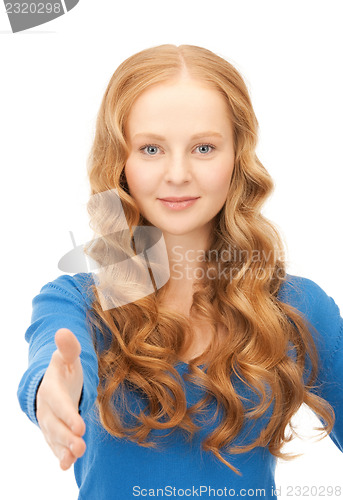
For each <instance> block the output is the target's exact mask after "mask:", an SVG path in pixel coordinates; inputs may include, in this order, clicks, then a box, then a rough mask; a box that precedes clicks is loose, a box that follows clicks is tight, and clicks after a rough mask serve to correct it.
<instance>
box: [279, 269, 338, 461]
mask: <svg viewBox="0 0 343 500" xmlns="http://www.w3.org/2000/svg"><path fill="white" fill-rule="evenodd" d="M289 277H290V279H289V281H288V286H287V294H286V295H287V298H288V300H287V302H290V303H291V305H293V306H295V307H296V309H297V310H298V311H300V312H302V313H303V314H304V316H305V317H306V319H307V320H308V321H309V322H310V330H311V333H312V334H313V337H314V340H315V343H316V347H317V353H318V375H317V379H316V381H315V388H314V389H312V390H311V392H312V393H314V394H317V395H319V396H320V397H322V398H323V399H325V400H326V401H328V403H330V405H331V406H332V408H333V410H334V412H335V424H334V427H333V430H332V431H331V433H330V434H329V436H330V438H331V440H332V441H333V442H334V443H335V445H336V446H337V447H338V448H339V449H340V451H342V452H343V318H342V317H341V314H340V310H339V307H338V305H337V304H336V302H335V301H334V299H333V298H332V297H330V296H329V295H328V294H327V293H326V292H325V291H324V290H323V289H322V288H321V287H320V286H319V285H318V284H317V283H315V282H314V281H312V280H310V279H307V278H303V277H298V276H291V275H289ZM313 327H314V329H313ZM306 365H307V368H310V363H309V360H308V358H307V363H306ZM307 378H308V377H306V378H305V380H306V379H307ZM319 418H320V417H319ZM320 421H321V422H322V424H324V422H323V420H322V418H320Z"/></svg>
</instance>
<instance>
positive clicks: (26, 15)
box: [4, 0, 79, 33]
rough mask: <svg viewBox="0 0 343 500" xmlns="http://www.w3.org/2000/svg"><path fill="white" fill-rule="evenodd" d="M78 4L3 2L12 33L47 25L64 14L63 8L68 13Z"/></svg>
mask: <svg viewBox="0 0 343 500" xmlns="http://www.w3.org/2000/svg"><path fill="white" fill-rule="evenodd" d="M78 3H79V0H64V4H65V7H64V5H63V4H62V2H61V0H52V1H47V0H44V1H41V0H37V1H32V0H31V2H27V1H21V0H19V1H18V0H16V1H13V2H8V1H6V0H4V4H5V9H6V13H7V15H8V19H9V22H10V25H11V28H12V32H13V33H18V32H19V31H24V30H27V29H30V28H34V27H35V26H40V25H41V24H45V23H48V22H49V21H52V20H53V19H57V18H58V17H60V16H63V14H65V8H66V9H67V11H68V12H69V11H70V10H71V9H73V8H74V7H75V5H77V4H78Z"/></svg>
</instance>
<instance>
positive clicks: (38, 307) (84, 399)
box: [17, 273, 99, 426]
mask: <svg viewBox="0 0 343 500" xmlns="http://www.w3.org/2000/svg"><path fill="white" fill-rule="evenodd" d="M80 275H81V273H80ZM80 275H75V276H74V277H73V276H69V275H62V276H59V277H58V278H57V279H55V280H54V281H52V282H49V283H47V284H46V285H44V286H43V287H42V288H41V290H40V293H39V294H38V295H36V296H35V297H34V298H33V300H32V317H31V325H30V326H29V328H28V329H27V331H26V333H25V340H26V341H27V342H28V344H29V356H28V368H27V370H26V371H25V373H24V374H23V376H22V378H21V380H20V383H19V387H18V392H17V396H18V400H19V404H20V407H21V409H22V410H23V412H24V413H26V415H27V416H28V418H29V419H30V420H31V421H32V422H33V423H35V424H36V425H37V426H39V424H38V421H37V417H36V407H35V405H36V393H37V390H38V387H39V384H40V382H41V380H42V378H43V376H44V373H45V371H46V369H47V367H48V365H49V363H50V360H51V356H52V354H53V352H54V351H55V350H56V344H55V333H56V331H57V330H58V329H59V328H68V329H69V330H71V331H72V332H73V333H74V335H75V336H76V337H77V339H78V341H79V342H80V344H81V355H80V358H81V365H82V369H83V388H82V393H81V399H80V404H79V413H80V415H81V416H82V417H84V416H85V415H86V414H87V412H88V411H89V409H90V408H91V407H92V406H93V404H94V402H95V400H96V397H97V387H98V383H99V378H98V364H97V356H96V353H95V349H94V346H93V341H92V338H91V334H90V330H89V328H88V327H87V321H86V313H87V309H88V301H87V299H86V295H85V294H84V293H83V289H82V284H81V281H80V279H79V278H80Z"/></svg>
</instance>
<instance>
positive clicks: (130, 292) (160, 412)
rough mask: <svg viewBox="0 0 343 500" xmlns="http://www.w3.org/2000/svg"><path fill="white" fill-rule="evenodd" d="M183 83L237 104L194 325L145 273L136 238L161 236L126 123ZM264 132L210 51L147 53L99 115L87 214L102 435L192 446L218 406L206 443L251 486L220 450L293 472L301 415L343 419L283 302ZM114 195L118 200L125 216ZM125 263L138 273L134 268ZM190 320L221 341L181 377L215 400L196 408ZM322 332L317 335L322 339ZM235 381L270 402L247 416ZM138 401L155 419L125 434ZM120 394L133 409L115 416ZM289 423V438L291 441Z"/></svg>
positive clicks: (310, 345) (306, 333)
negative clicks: (135, 179)
mask: <svg viewBox="0 0 343 500" xmlns="http://www.w3.org/2000/svg"><path fill="white" fill-rule="evenodd" d="M183 75H187V76H189V77H191V78H193V79H195V80H198V81H201V82H202V83H206V84H207V85H208V86H209V87H210V88H214V89H216V90H217V91H218V92H220V93H221V94H222V95H223V96H224V97H225V99H226V103H227V107H228V110H229V113H230V116H231V119H232V123H233V130H234V148H235V164H234V170H233V174H232V178H231V182H230V186H229V192H228V196H227V200H226V202H225V204H224V206H223V207H222V209H221V210H220V212H219V213H218V214H217V216H216V217H215V220H214V221H213V222H214V230H213V233H212V236H211V237H212V240H211V241H210V245H209V248H207V249H205V253H204V259H203V262H202V266H203V270H204V272H203V273H202V276H201V278H199V279H198V280H196V282H195V284H194V293H193V298H192V300H193V302H192V306H191V309H190V316H189V317H187V316H186V315H183V314H181V313H179V312H176V311H171V310H168V309H167V308H166V307H164V306H163V304H162V302H163V298H164V297H165V296H166V293H167V291H168V287H169V281H168V280H165V282H164V284H163V286H160V287H157V286H156V284H154V280H153V277H154V276H155V273H154V266H155V271H156V270H159V271H160V267H159V265H160V263H158V262H157V261H158V256H157V259H156V262H153V260H154V259H152V260H151V259H150V269H149V272H147V267H146V265H145V261H144V260H143V259H142V258H141V257H140V255H141V254H139V252H138V251H137V250H136V249H135V244H137V242H136V239H134V231H135V228H136V227H137V226H149V225H150V226H151V224H150V223H149V221H147V220H146V219H145V218H144V217H143V215H142V214H141V213H140V211H139V209H138V207H137V205H136V202H135V200H134V199H133V198H132V197H131V196H130V190H129V187H128V184H127V182H126V177H125V162H126V159H127V157H128V154H129V146H128V141H127V138H126V136H125V124H126V120H127V118H128V115H129V112H130V108H131V106H132V104H133V103H134V102H135V99H137V97H139V95H140V94H141V93H142V92H143V91H144V90H145V89H147V88H149V87H151V86H152V85H154V84H161V83H163V82H171V81H177V79H178V78H182V76H183ZM257 132H258V121H257V119H256V116H255V114H254V111H253V107H252V104H251V100H250V97H249V93H248V90H247V87H246V84H245V83H244V80H243V78H242V76H241V75H240V74H239V72H238V71H237V70H236V69H235V68H234V67H233V66H232V65H231V64H230V63H229V62H228V61H226V60H225V59H224V58H222V57H220V56H219V55H217V54H214V53H213V52H211V51H209V50H207V49H205V48H202V47H198V46H193V45H179V46H176V45H169V44H166V45H160V46H156V47H152V48H148V49H146V50H142V51H141V52H139V53H137V54H135V55H133V56H131V57H129V58H128V59H126V60H125V61H124V62H122V63H121V64H120V65H119V67H118V68H117V69H116V71H115V72H114V74H113V76H112V78H111V79H110V82H109V84H108V86H107V89H106V91H105V95H104V97H103V100H102V103H101V107H100V110H99V113H98V116H97V122H96V130H95V137H94V142H93V145H92V148H91V151H90V155H89V160H88V174H89V180H90V187H91V193H90V199H89V203H88V207H87V208H88V212H89V215H90V226H91V227H92V229H93V230H94V233H95V235H94V239H93V240H92V242H91V243H90V244H89V245H88V246H87V248H86V249H85V252H86V254H88V255H89V256H90V257H91V258H92V259H93V260H94V261H95V262H96V263H97V264H98V265H99V267H100V271H99V273H98V274H95V276H96V279H97V284H95V283H94V284H93V285H92V292H93V293H94V300H93V302H92V306H91V309H90V311H89V321H90V324H91V328H92V332H93V334H94V335H93V339H94V345H95V348H96V352H97V356H98V366H99V378H100V383H99V387H98V397H97V406H98V410H99V416H100V421H101V424H102V426H103V427H104V428H105V429H106V430H107V431H108V432H109V433H110V434H111V435H112V436H116V437H119V438H123V437H126V438H128V439H130V440H132V441H134V442H136V443H139V444H140V445H142V446H147V447H156V445H157V442H156V441H155V440H153V439H150V440H149V439H148V438H149V434H150V433H151V431H152V430H153V429H160V430H162V429H170V430H171V432H173V431H174V430H175V429H176V428H179V429H183V431H185V432H186V435H187V438H188V439H190V440H191V439H192V437H193V436H194V433H195V432H196V431H198V430H199V426H198V425H197V424H196V417H197V415H200V414H202V412H203V411H204V410H205V408H206V405H207V404H208V403H209V402H210V401H211V400H212V401H215V402H217V404H218V407H220V408H221V409H222V411H223V418H222V420H221V421H220V423H219V425H218V426H217V427H216V428H215V430H213V432H211V433H209V434H208V435H206V437H205V438H204V439H203V440H202V448H203V449H204V450H206V451H211V452H212V453H213V454H214V455H215V456H216V457H217V458H218V459H219V460H220V461H221V462H223V463H224V464H226V465H227V466H228V467H229V468H230V469H232V470H233V471H234V472H236V473H237V474H239V475H241V473H240V471H239V470H238V469H237V468H236V467H234V466H233V465H232V464H230V463H229V462H228V461H227V460H226V459H225V458H224V457H223V456H222V454H221V452H220V450H221V449H222V450H223V451H227V452H228V453H230V454H237V453H243V452H247V451H250V450H252V449H253V448H255V447H258V446H262V447H268V449H269V451H270V453H271V454H273V455H274V456H276V457H280V458H283V459H285V460H290V459H292V458H295V457H297V456H298V455H289V454H286V453H282V452H281V447H282V445H283V444H284V443H285V442H288V441H290V440H291V439H293V437H294V434H297V433H296V432H295V429H294V426H292V422H291V418H292V416H293V415H294V414H295V413H296V412H297V411H298V410H299V408H300V406H301V405H302V404H303V403H305V404H306V405H308V406H309V407H310V408H311V409H312V410H313V411H314V412H315V413H316V414H317V416H318V417H320V418H321V419H323V420H322V423H323V425H324V424H325V425H324V427H322V428H316V430H320V429H324V431H326V433H330V432H331V430H332V427H333V423H334V419H335V415H334V411H333V409H332V407H331V406H330V405H329V403H328V402H326V401H325V400H324V399H322V398H321V397H319V395H317V394H315V393H314V392H313V389H315V387H316V385H315V382H316V376H317V373H318V354H317V350H316V345H315V342H314V335H313V334H312V333H311V331H310V329H311V326H312V325H310V324H309V322H308V321H307V319H306V318H305V316H304V315H303V314H302V313H301V312H299V311H298V310H297V309H295V308H294V307H292V306H291V305H289V304H287V303H285V302H282V301H281V300H280V298H279V297H278V291H279V289H280V287H281V285H282V283H283V282H284V281H285V280H286V279H287V276H286V263H285V260H284V255H285V253H284V248H283V242H282V240H281V237H280V235H279V233H278V230H277V229H276V228H275V227H274V225H273V224H272V223H271V222H270V221H269V220H268V219H267V218H266V217H265V216H263V215H262V213H261V208H262V206H263V204H264V202H265V201H266V199H267V198H268V196H269V195H270V194H271V192H272V191H273V188H274V184H273V181H272V179H271V177H270V175H269V174H268V172H267V171H266V169H265V168H264V166H263V165H262V164H261V162H260V161H259V159H258V158H257V156H256V153H255V148H256V145H257V137H258V136H257ZM106 193H110V194H111V193H112V194H113V193H116V194H117V195H118V197H117V201H118V200H120V203H119V205H118V203H117V201H116V198H115V197H114V196H108V197H106ZM124 215H125V217H124ZM224 252H226V253H227V254H228V255H229V258H227V259H225V260H223V259H221V260H220V262H218V259H217V258H216V256H218V255H223V253H224ZM237 256H238V257H237ZM257 256H258V258H257ZM127 258H130V266H129V267H128V266H127V265H126V266H125V260H126V259H127ZM113 262H117V264H116V265H111V264H113ZM224 271H225V272H224ZM228 276H229V279H228ZM148 282H149V283H150V285H149V286H150V288H149V286H148V285H147V283H148ZM151 283H152V285H151ZM153 285H154V286H153ZM111 300H112V302H111ZM190 318H194V319H198V320H200V321H204V322H206V324H210V325H211V327H212V329H213V332H214V335H213V339H212V341H211V343H210V344H209V346H208V348H207V349H206V350H205V352H204V353H202V354H201V355H200V356H197V357H195V358H193V359H192V360H191V361H190V362H189V365H188V366H189V373H185V374H183V377H184V378H185V379H188V380H189V381H190V382H191V383H193V384H195V385H197V386H199V387H201V388H202V389H203V390H204V394H205V395H204V397H203V398H201V399H200V400H199V401H198V402H197V404H195V405H193V406H190V407H189V408H187V401H186V397H185V392H184V387H183V380H182V376H181V375H180V374H179V372H178V371H177V370H176V368H175V363H176V362H177V361H178V360H179V359H180V358H181V357H182V354H183V353H184V352H186V350H187V348H188V347H189V345H191V344H190V343H191V340H192V339H193V338H194V337H193V329H192V328H191V326H190V324H191V322H190ZM219 325H220V326H221V328H223V329H224V331H225V332H226V336H225V340H221V341H219V336H216V335H215V333H216V331H217V328H218V326H219ZM313 333H318V332H316V331H315V329H313ZM290 346H292V350H291V354H292V353H293V354H294V355H290ZM307 357H308V359H309V360H310V369H309V370H308V369H307V368H306V363H305V358H307ZM306 378H307V379H306ZM305 379H306V380H305ZM234 380H238V381H240V382H242V383H243V386H245V388H247V389H249V390H251V392H252V394H255V395H258V397H259V401H258V404H256V405H255V406H253V407H250V408H247V407H246V406H245V405H244V401H245V399H244V397H243V396H242V394H240V393H239V391H238V390H236V385H235V383H234ZM127 391H133V392H135V393H136V394H138V395H140V396H141V397H142V398H144V400H145V401H146V402H147V407H146V411H141V412H139V413H137V414H136V413H131V415H133V417H134V420H133V425H130V426H128V425H125V415H126V414H127V412H129V410H128V406H127V405H126V404H125V398H126V396H127V394H128V393H127ZM119 394H120V396H121V398H122V400H121V402H122V404H119V403H118V404H114V401H115V398H116V396H117V395H119ZM118 401H119V400H118ZM271 408H272V409H273V411H272V413H271V416H270V418H269V421H268V424H267V425H266V427H265V428H263V429H262V431H261V432H260V434H259V436H258V437H257V439H255V440H254V441H253V442H250V443H249V442H248V443H245V444H243V445H240V446H239V445H236V446H235V445H234V444H235V438H237V437H238V435H239V433H240V431H241V430H242V429H243V427H244V425H243V424H244V423H245V422H246V420H247V421H250V422H253V421H254V420H256V419H259V418H262V417H263V416H265V415H266V414H267V413H266V412H267V410H268V409H269V410H270V409H271ZM288 425H289V427H290V429H291V431H292V433H291V434H290V435H287V434H286V428H287V426H288ZM325 435H326V434H325ZM325 435H324V436H323V437H325Z"/></svg>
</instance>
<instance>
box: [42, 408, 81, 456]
mask: <svg viewBox="0 0 343 500" xmlns="http://www.w3.org/2000/svg"><path fill="white" fill-rule="evenodd" d="M42 430H43V433H44V437H45V439H46V441H47V443H48V444H49V446H50V447H51V449H52V450H53V452H54V453H55V455H56V456H57V457H58V458H59V459H60V460H63V452H64V451H65V450H66V449H68V450H69V451H70V454H71V455H72V457H71V458H73V459H75V460H76V459H77V458H80V457H81V456H82V455H83V454H84V452H85V451H86V443H85V442H84V440H83V439H82V438H81V437H79V436H75V434H73V433H72V432H71V431H70V429H69V428H68V427H67V426H66V425H65V424H64V423H63V422H61V421H60V420H59V419H58V418H56V416H55V415H53V414H52V413H51V412H50V414H48V415H46V416H45V418H44V423H43V425H42Z"/></svg>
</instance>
